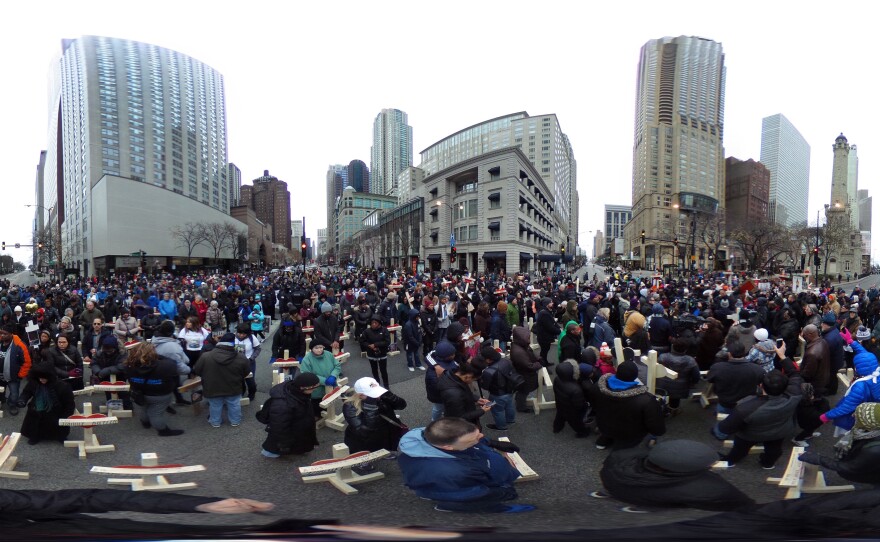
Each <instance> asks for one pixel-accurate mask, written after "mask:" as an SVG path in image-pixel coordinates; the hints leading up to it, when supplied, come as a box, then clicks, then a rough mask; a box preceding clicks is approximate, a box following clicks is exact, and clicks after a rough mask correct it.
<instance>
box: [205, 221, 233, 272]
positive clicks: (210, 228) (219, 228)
mask: <svg viewBox="0 0 880 542" xmlns="http://www.w3.org/2000/svg"><path fill="white" fill-rule="evenodd" d="M203 228H204V237H205V244H207V245H208V246H210V247H211V250H213V251H214V262H215V263H216V262H217V261H218V260H219V259H220V255H221V254H222V253H223V251H224V250H227V249H228V250H230V251H232V252H233V253H235V249H236V248H237V238H238V230H237V229H235V226H233V225H232V224H227V223H223V222H212V223H210V224H206V225H205V226H203Z"/></svg>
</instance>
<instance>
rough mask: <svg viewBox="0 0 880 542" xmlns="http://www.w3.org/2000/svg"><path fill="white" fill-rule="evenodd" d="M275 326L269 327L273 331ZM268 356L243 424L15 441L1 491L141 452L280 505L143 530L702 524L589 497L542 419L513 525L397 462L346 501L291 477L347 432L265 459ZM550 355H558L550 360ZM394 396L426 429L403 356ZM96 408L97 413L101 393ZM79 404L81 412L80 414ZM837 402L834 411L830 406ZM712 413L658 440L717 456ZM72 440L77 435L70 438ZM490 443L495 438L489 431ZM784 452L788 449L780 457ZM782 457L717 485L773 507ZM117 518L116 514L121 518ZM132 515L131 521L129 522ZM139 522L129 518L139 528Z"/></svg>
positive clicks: (585, 463) (99, 480) (220, 488)
mask: <svg viewBox="0 0 880 542" xmlns="http://www.w3.org/2000/svg"><path fill="white" fill-rule="evenodd" d="M276 327H277V324H275V325H273V330H274V329H276ZM346 350H349V351H351V352H352V356H351V360H350V361H349V362H348V363H347V364H346V365H345V366H344V371H345V375H346V376H348V377H349V379H350V381H351V382H354V381H355V380H356V379H357V378H359V377H362V376H369V374H370V370H369V364H368V363H367V361H366V359H364V358H361V357H360V355H359V351H358V349H357V345H355V344H354V343H353V342H351V341H349V342H348V343H347V344H346ZM269 351H270V349H269V348H268V347H267V348H264V350H263V352H264V353H263V354H262V356H261V359H260V360H259V364H258V369H257V381H258V387H259V392H258V394H257V400H256V401H255V404H253V405H251V406H248V407H244V421H243V423H242V425H241V426H240V427H238V428H232V427H230V426H229V425H224V426H223V427H221V428H219V429H214V428H212V427H211V426H210V425H208V423H207V421H206V416H207V413H206V409H202V410H201V414H200V415H196V414H195V412H194V410H195V409H194V407H178V409H177V410H178V414H177V415H175V416H171V417H170V426H171V427H173V428H181V429H185V430H186V433H185V434H184V435H182V436H179V437H170V438H160V437H157V436H156V433H155V431H153V430H147V429H143V428H142V427H141V426H140V424H139V423H138V422H137V420H136V419H123V420H120V423H119V424H118V425H115V426H106V427H99V428H98V431H97V434H98V435H99V438H100V440H101V442H102V443H108V444H115V445H116V447H117V451H115V452H111V453H100V454H94V455H90V456H89V457H88V459H86V460H79V459H77V457H76V451H75V450H74V449H70V448H63V447H62V446H61V445H60V444H57V443H41V444H39V445H36V446H29V445H28V444H27V443H26V442H22V443H21V444H20V446H19V448H18V449H17V451H16V455H17V456H18V457H19V467H18V468H19V470H23V471H28V472H30V473H31V477H30V479H29V480H11V479H3V478H0V480H2V481H0V487H4V488H9V489H65V488H103V487H109V486H108V485H107V483H106V478H107V477H106V476H103V475H97V474H90V473H89V469H90V468H91V467H92V466H94V465H101V466H114V465H122V464H137V463H138V462H139V460H140V454H141V453H142V452H156V453H158V454H159V458H160V462H164V463H183V464H186V465H193V464H202V465H205V467H206V468H207V471H206V472H201V473H193V474H187V475H179V476H175V477H171V479H172V481H190V480H191V481H195V482H198V484H199V487H198V489H197V490H195V491H194V492H193V493H196V494H200V495H211V496H222V497H226V496H233V497H249V498H254V499H259V500H264V501H270V502H273V503H275V504H276V506H277V507H276V509H275V510H274V511H273V512H271V513H269V514H266V515H260V516H211V517H210V519H208V517H207V516H204V515H200V514H185V515H174V516H165V517H164V519H163V517H162V516H146V515H144V516H143V518H144V519H146V518H149V519H150V520H159V521H173V522H177V523H181V524H186V523H209V522H210V523H211V524H230V525H231V524H257V523H267V522H270V521H274V520H277V519H282V518H292V517H297V518H316V519H317V518H320V519H328V518H335V519H339V520H341V521H343V522H347V523H360V524H385V525H397V526H402V525H422V526H429V527H436V528H464V527H496V528H498V529H508V530H512V531H516V532H522V531H544V530H566V529H575V528H591V527H592V528H599V527H602V528H609V527H624V526H636V525H652V524H660V523H667V522H673V521H680V520H685V519H691V518H698V517H703V516H705V515H708V514H709V513H707V512H700V511H696V510H658V511H655V512H654V513H651V514H628V513H623V512H621V511H620V507H621V504H620V503H617V502H615V501H613V500H596V499H592V498H590V497H589V496H588V494H589V493H590V492H591V491H593V490H596V489H599V488H600V487H601V484H600V482H599V478H598V471H599V468H600V467H601V463H602V461H603V459H604V458H605V456H606V455H607V452H606V451H599V450H596V449H595V446H594V443H595V437H594V436H591V437H590V438H588V439H575V438H574V434H573V433H572V432H571V430H570V429H568V428H567V429H566V430H565V431H563V432H562V433H561V434H558V435H554V434H553V433H552V431H551V422H552V418H553V415H554V413H553V411H544V412H542V413H541V414H540V415H538V416H535V415H533V414H520V415H519V417H518V419H517V423H516V425H514V426H513V427H512V428H511V430H510V431H509V432H508V434H509V437H510V439H511V440H512V441H513V442H515V443H517V444H518V445H519V446H520V447H521V448H522V452H521V455H522V456H523V458H524V459H525V460H526V461H527V462H528V463H529V464H530V465H531V466H532V468H533V469H534V470H535V471H536V472H537V473H538V474H539V475H540V479H539V480H536V481H530V482H523V483H521V484H519V485H518V489H519V492H520V495H521V498H520V502H522V503H531V504H535V505H537V507H538V509H537V510H536V511H534V512H531V513H527V514H517V515H504V516H503V517H502V516H497V515H494V516H493V515H476V514H451V513H441V512H436V511H434V510H433V505H432V503H430V502H428V501H425V500H422V499H419V498H418V497H416V496H415V495H414V494H413V493H412V492H411V491H409V490H408V489H407V488H405V487H404V486H403V483H402V479H401V475H400V471H399V469H398V468H397V465H396V464H395V462H394V461H381V462H380V469H381V470H382V471H383V472H384V473H385V475H386V477H385V479H384V480H380V481H377V482H372V483H369V484H366V485H362V486H359V489H360V493H359V494H358V495H353V496H344V495H342V494H341V493H340V492H339V491H337V490H336V489H334V488H333V487H332V486H330V485H329V484H311V485H306V484H303V482H302V480H301V477H300V476H299V474H298V471H297V470H296V469H297V467H299V466H303V465H308V464H309V463H311V462H312V461H315V460H318V459H325V458H329V457H331V456H332V454H331V446H332V445H333V444H335V443H338V442H342V438H343V435H342V433H339V432H336V431H333V430H330V429H321V430H319V433H318V439H319V441H320V442H321V445H320V447H318V448H317V449H316V450H315V451H313V452H312V453H310V454H308V455H306V456H301V457H289V458H282V459H277V460H268V459H264V458H263V457H262V456H261V455H260V444H261V442H262V440H263V438H264V426H263V425H261V424H259V423H258V422H257V421H256V420H255V419H254V412H256V410H257V409H258V408H259V406H260V404H261V403H262V402H263V401H264V400H265V399H266V398H267V393H266V392H267V391H268V389H269V381H270V375H269V368H268V365H267V364H268V357H269ZM552 356H555V353H554V354H552V355H551V359H553V357H552ZM389 373H390V379H391V382H392V385H391V389H392V390H393V391H394V392H395V393H396V394H398V395H400V396H401V397H403V398H405V399H406V400H407V402H408V403H409V404H408V407H407V409H406V410H404V411H402V412H401V416H402V418H403V420H404V421H405V422H406V423H408V424H409V425H410V427H419V426H423V425H425V424H427V422H428V421H429V419H430V411H431V408H430V404H429V403H428V402H427V400H426V399H425V392H424V382H423V379H424V375H425V373H424V372H423V371H416V372H409V371H408V370H407V369H406V361H405V358H404V357H403V355H402V354H401V355H399V356H395V357H392V358H390V363H389ZM91 399H92V402H93V403H96V404H97V403H103V397H102V396H98V395H97V394H96V395H95V396H93V397H92V398H91ZM82 402H83V399H79V400H78V401H77V403H78V404H79V405H81V404H82ZM832 403H834V401H832ZM22 417H23V413H22V414H19V416H17V417H10V416H9V415H8V414H6V415H5V416H4V418H2V419H0V432H2V433H3V434H6V433H8V432H11V431H17V430H18V428H19V427H20V424H21V420H22ZM713 419H714V414H713V413H712V412H711V411H709V410H703V409H702V408H700V406H699V404H698V403H685V404H683V408H682V413H681V414H680V415H679V416H677V417H675V418H673V419H670V420H669V421H668V433H667V436H666V437H664V438H692V439H695V440H699V441H703V442H706V443H709V444H710V445H712V446H715V447H718V446H719V443H718V442H717V441H715V440H714V439H712V438H711V437H710V436H709V433H708V431H709V428H710V426H711V425H712V424H713ZM822 431H823V433H824V434H825V435H823V436H822V437H819V438H816V439H815V444H814V446H816V447H817V448H818V449H819V450H822V451H824V452H826V453H827V452H830V451H831V445H832V442H833V441H832V439H831V438H830V437H829V436H827V435H828V434H830V432H831V430H830V428H829V427H825V428H824V429H823V430H822ZM71 435H72V437H73V438H76V437H78V436H79V435H81V433H80V430H79V429H73V431H72V434H71ZM488 435H489V436H490V438H492V437H494V436H498V433H497V432H493V431H488ZM789 450H790V446H789V445H786V447H785V455H784V458H787V457H788V451H789ZM783 469H784V459H782V460H780V466H777V468H776V470H775V471H764V470H761V468H760V467H759V465H758V463H757V460H756V459H755V458H754V456H753V457H752V458H751V459H749V460H746V461H743V462H742V463H741V464H740V465H737V466H736V467H735V468H733V469H730V470H729V471H727V472H724V473H722V475H723V476H724V477H725V478H727V479H729V480H731V481H732V482H734V483H736V484H737V485H738V486H739V487H740V488H742V489H743V490H744V491H746V492H747V493H748V494H750V495H751V496H752V497H754V498H755V499H756V500H758V501H759V502H768V501H772V500H777V499H780V498H781V497H782V496H783V495H784V491H783V490H782V489H780V488H778V487H775V486H770V485H768V484H766V483H765V478H766V477H767V476H770V475H775V476H779V475H780V474H781V472H782V470H783ZM828 481H829V484H833V483H835V482H839V481H840V480H839V479H838V478H837V477H836V475H834V474H833V473H832V474H828ZM117 515H119V516H120V517H122V516H123V514H117ZM124 516H125V517H132V514H130V513H127V514H124ZM137 517H138V516H137V515H135V518H137Z"/></svg>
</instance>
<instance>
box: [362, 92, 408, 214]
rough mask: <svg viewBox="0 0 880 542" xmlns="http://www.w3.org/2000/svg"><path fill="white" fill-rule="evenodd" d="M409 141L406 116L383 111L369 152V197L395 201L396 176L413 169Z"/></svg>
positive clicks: (375, 127)
mask: <svg viewBox="0 0 880 542" xmlns="http://www.w3.org/2000/svg"><path fill="white" fill-rule="evenodd" d="M412 141H413V134H412V126H410V125H409V118H408V116H407V114H406V113H404V112H403V111H400V110H399V109H383V110H382V111H380V112H379V114H378V115H376V120H374V121H373V146H372V147H371V149H370V190H369V192H370V193H372V194H380V195H385V196H395V197H397V176H398V175H400V172H401V171H403V170H404V169H405V168H407V167H409V166H411V165H412V160H413V158H412V157H413V147H412Z"/></svg>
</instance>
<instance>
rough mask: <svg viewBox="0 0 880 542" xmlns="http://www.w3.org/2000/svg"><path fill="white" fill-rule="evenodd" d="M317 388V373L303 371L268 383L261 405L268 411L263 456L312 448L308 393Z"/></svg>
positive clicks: (314, 441)
mask: <svg viewBox="0 0 880 542" xmlns="http://www.w3.org/2000/svg"><path fill="white" fill-rule="evenodd" d="M321 390H322V387H321V384H320V382H319V379H318V376H317V375H314V374H312V373H307V372H302V373H300V374H298V375H297V376H296V377H294V378H293V380H286V381H284V382H282V383H280V384H276V385H274V386H272V389H270V390H269V402H268V403H266V404H264V405H263V408H268V411H269V412H268V422H269V423H268V424H267V427H266V440H264V441H263V445H262V452H261V453H262V454H263V456H264V457H268V458H277V457H281V456H282V455H299V454H306V453H309V452H311V451H312V450H314V449H315V447H316V446H317V445H318V433H317V430H316V429H315V417H316V414H317V412H316V411H315V410H314V404H313V403H314V402H313V401H311V400H310V395H311V394H312V393H313V392H314V391H319V392H321ZM321 393H323V392H321Z"/></svg>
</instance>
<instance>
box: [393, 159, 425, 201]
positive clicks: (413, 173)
mask: <svg viewBox="0 0 880 542" xmlns="http://www.w3.org/2000/svg"><path fill="white" fill-rule="evenodd" d="M424 180H425V170H424V169H422V168H419V167H415V166H409V167H408V168H406V169H404V170H403V171H401V172H400V175H398V176H397V203H398V204H403V203H405V202H407V201H409V200H410V199H412V198H413V196H414V194H415V190H417V189H418V187H419V184H420V183H421V182H422V181H424Z"/></svg>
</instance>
